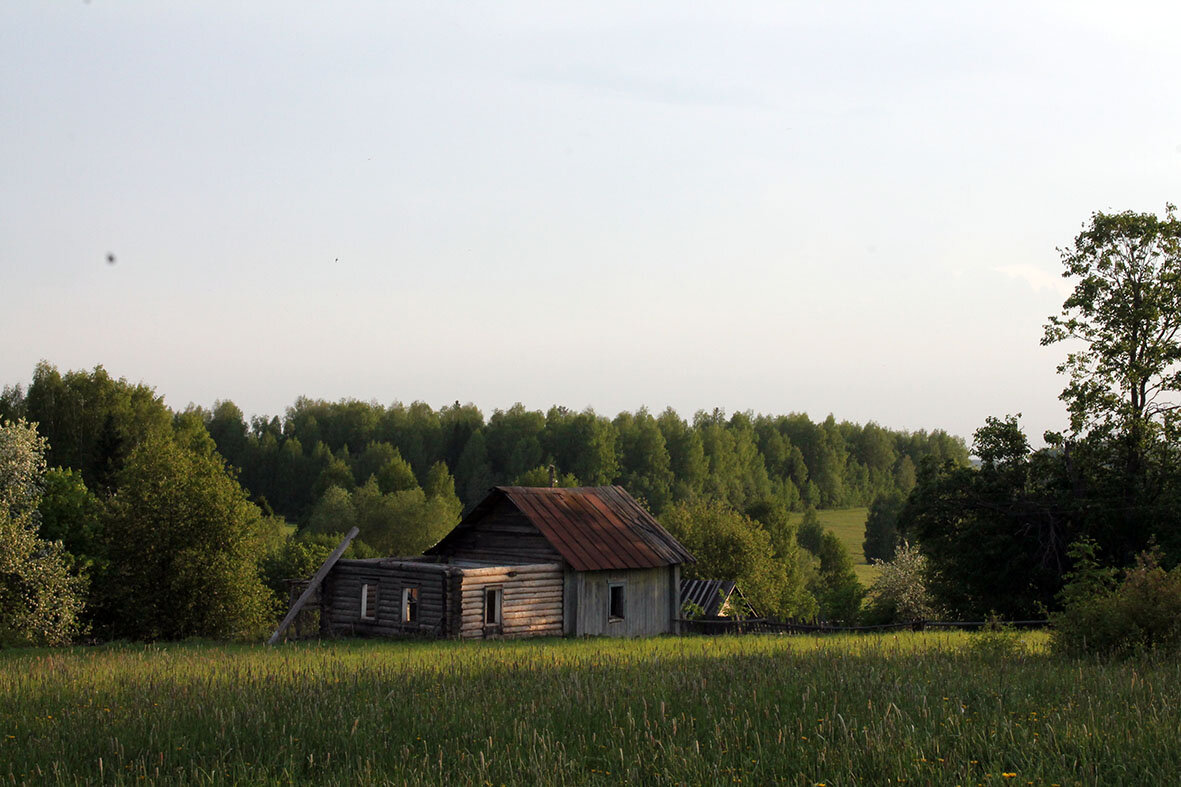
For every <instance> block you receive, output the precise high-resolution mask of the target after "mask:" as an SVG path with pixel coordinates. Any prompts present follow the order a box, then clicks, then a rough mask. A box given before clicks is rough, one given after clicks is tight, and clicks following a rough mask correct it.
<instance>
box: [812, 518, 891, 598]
mask: <svg viewBox="0 0 1181 787" xmlns="http://www.w3.org/2000/svg"><path fill="white" fill-rule="evenodd" d="M868 515H869V509H868V508H833V509H826V510H823V511H817V512H816V516H817V517H818V518H819V519H820V524H822V525H824V528H825V529H826V530H831V531H832V532H833V533H835V534H836V536H837V538H839V539H840V540H841V543H842V544H844V545H845V549H848V550H849V556H850V557H852V558H853V570H854V571H855V572H856V573H857V579H858V580H860V581H861V584H862V585H865V586H866V587H867V588H868V587H869V586H870V585H872V584H873V581H874V580H875V579H877V578H878V573H879V570H878V567H877V566H872V565H870V563H869V561H868V560H866V559H865V552H863V551H862V549H861V542H863V541H865V517H866V516H868ZM792 517H793V521H794V522H795V523H796V524H797V525H798V524H799V523H800V521H801V520H802V519H803V518H804V515H803V514H792Z"/></svg>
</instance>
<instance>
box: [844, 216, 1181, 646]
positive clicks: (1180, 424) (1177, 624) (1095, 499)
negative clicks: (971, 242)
mask: <svg viewBox="0 0 1181 787" xmlns="http://www.w3.org/2000/svg"><path fill="white" fill-rule="evenodd" d="M1060 254H1061V258H1062V263H1063V276H1064V277H1066V278H1068V279H1070V280H1071V281H1072V283H1073V290H1072V291H1071V293H1070V294H1069V296H1068V297H1067V298H1066V300H1065V301H1064V302H1063V304H1062V309H1061V311H1060V313H1058V314H1055V315H1051V316H1050V317H1049V319H1048V320H1047V322H1046V325H1045V328H1044V334H1043V337H1042V344H1043V345H1053V346H1057V345H1062V346H1063V347H1064V348H1065V349H1066V355H1065V358H1064V360H1063V361H1062V362H1061V364H1059V366H1058V372H1059V373H1060V374H1062V375H1064V376H1065V377H1066V385H1065V387H1064V388H1063V390H1062V393H1061V396H1060V399H1061V400H1062V401H1063V402H1064V403H1065V405H1066V415H1067V421H1068V426H1067V429H1066V430H1064V431H1063V432H1047V433H1046V434H1045V435H1044V440H1045V442H1046V447H1045V448H1042V449H1038V450H1033V449H1031V447H1030V441H1029V439H1028V438H1027V436H1026V434H1025V432H1024V430H1023V429H1022V427H1021V424H1020V417H1019V415H1006V416H994V417H990V418H988V419H986V421H985V423H984V424H983V425H982V426H981V427H980V428H979V429H978V430H977V431H976V432H975V434H974V436H973V443H972V445H973V448H972V451H973V453H974V454H975V455H976V456H977V457H979V460H980V466H979V468H971V467H965V466H962V465H959V466H957V465H955V464H954V463H941V462H938V461H927V462H923V463H921V464H920V466H919V471H918V475H917V483H916V485H915V487H914V488H913V489H912V490H911V491H910V494H909V495H906V496H899V495H885V496H883V497H881V498H879V499H878V500H877V501H875V503H874V504H873V506H872V507H871V511H870V516H869V520H868V522H867V528H866V543H865V549H866V554H867V555H868V556H877V557H881V558H886V559H889V558H891V557H892V556H893V553H894V550H895V549H896V548H898V547H899V545H901V544H903V543H904V542H907V541H909V542H913V544H914V545H915V546H917V548H918V550H919V553H920V554H919V555H918V557H919V558H921V560H920V561H918V562H917V563H915V564H916V565H922V566H923V568H922V570H921V571H917V572H915V576H913V577H912V580H913V581H912V583H911V584H912V586H914V585H923V586H925V587H926V589H927V590H928V591H929V594H930V601H931V602H932V603H933V604H934V605H935V606H936V607H937V608H941V609H943V610H946V611H949V612H950V614H953V615H957V616H970V617H973V618H976V619H979V618H980V617H982V616H984V615H986V614H989V613H990V612H991V613H994V614H999V615H1001V616H1003V617H1006V618H1009V619H1014V618H1028V617H1032V616H1038V617H1041V616H1043V615H1045V614H1046V613H1047V611H1050V612H1056V616H1055V622H1056V629H1057V632H1056V637H1057V638H1058V641H1060V642H1062V643H1064V648H1065V649H1066V650H1083V649H1088V648H1089V649H1099V650H1119V649H1128V648H1143V647H1151V646H1159V645H1163V644H1164V643H1170V646H1171V647H1179V648H1181V567H1178V566H1179V564H1181V221H1179V220H1178V219H1177V217H1176V215H1175V209H1174V207H1173V206H1171V205H1170V206H1168V208H1167V209H1166V211H1165V215H1164V216H1163V217H1161V216H1157V215H1154V214H1150V213H1136V212H1132V211H1126V212H1122V213H1103V212H1097V213H1094V214H1092V216H1091V219H1090V221H1089V222H1088V223H1087V224H1086V225H1084V227H1083V230H1082V231H1081V232H1080V233H1079V234H1078V235H1077V236H1076V237H1075V239H1074V242H1073V243H1072V244H1071V245H1070V246H1068V247H1066V248H1064V249H1061V250H1060ZM908 550H909V547H908ZM910 557H913V556H910V555H908V558H910ZM912 562H913V561H912Z"/></svg>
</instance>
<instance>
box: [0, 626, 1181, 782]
mask: <svg viewBox="0 0 1181 787" xmlns="http://www.w3.org/2000/svg"><path fill="white" fill-rule="evenodd" d="M980 637H981V635H979V634H967V633H921V634H912V633H906V634H886V635H880V634H875V635H839V636H828V637H805V636H782V637H776V636H758V637H755V636H750V637H681V638H678V637H661V638H654V639H646V640H630V641H620V640H614V641H613V640H603V639H586V640H539V641H504V642H454V641H374V640H369V641H361V640H355V641H336V642H307V643H299V644H289V645H284V646H280V647H277V648H273V649H272V648H266V647H264V646H248V645H212V644H200V643H186V644H178V645H156V646H131V645H125V646H119V645H116V646H104V647H96V648H74V649H69V650H60V651H36V652H33V651H9V652H0V783H3V782H11V783H17V784H19V783H24V782H29V783H48V784H82V783H109V784H123V783H142V782H145V781H146V782H148V783H177V782H184V783H196V784H233V783H251V784H290V783H315V784H374V783H395V784H476V785H487V784H494V785H497V784H509V785H513V784H534V783H538V784H615V783H622V782H628V783H635V784H740V783H746V784H768V783H783V784H796V785H820V784H823V785H850V784H866V785H884V784H947V785H954V784H965V785H966V784H972V785H985V784H1022V785H1025V784H1038V785H1052V784H1061V785H1066V784H1072V785H1073V784H1087V785H1090V784H1161V783H1168V782H1171V781H1172V780H1174V779H1175V777H1176V774H1177V773H1179V772H1181V746H1178V745H1177V742H1178V738H1177V735H1178V730H1181V664H1178V663H1177V662H1176V661H1175V660H1172V661H1170V660H1166V659H1153V658H1140V659H1133V660H1130V661H1126V662H1114V663H1112V662H1103V661H1095V660H1086V661H1077V660H1064V659H1061V658H1059V657H1055V656H1051V655H1049V654H1047V653H1046V652H1045V650H1046V649H1045V644H1046V642H1045V635H1044V634H1039V633H1031V634H1027V635H1024V637H1025V639H1024V644H1025V648H1024V652H1022V653H1012V652H1010V653H1004V654H994V655H989V654H987V653H983V652H980V649H979V648H978V647H975V646H974V645H973V643H974V642H977V643H978V642H980V639H979V638H980Z"/></svg>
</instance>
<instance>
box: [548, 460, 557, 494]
mask: <svg viewBox="0 0 1181 787" xmlns="http://www.w3.org/2000/svg"><path fill="white" fill-rule="evenodd" d="M557 485H558V468H556V467H554V466H553V465H550V466H549V488H550V489H553V488H554V487H556V486H557Z"/></svg>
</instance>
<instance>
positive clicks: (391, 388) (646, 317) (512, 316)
mask: <svg viewBox="0 0 1181 787" xmlns="http://www.w3.org/2000/svg"><path fill="white" fill-rule="evenodd" d="M1179 29H1181V6H1178V5H1176V4H1169V3H1161V2H1154V3H1137V2H1123V3H1120V4H1115V3H1110V2H1104V3H1082V2H1064V3H1038V2H1020V3H1001V2H990V3H976V4H968V3H958V2H955V3H953V2H947V0H937V1H936V2H930V3H909V2H890V3H881V2H864V3H846V2H825V3H821V2H813V3H785V2H773V3H716V4H710V6H708V7H699V6H697V5H696V4H691V3H685V2H683V0H676V1H675V2H646V3H632V2H627V3H603V2H598V3H577V4H571V5H569V6H562V5H559V4H556V3H552V2H544V3H535V4H528V3H516V2H502V3H469V2H465V3H449V2H431V3H417V2H416V3H409V2H388V1H383V2H372V3H354V2H346V3H302V2H293V1H292V0H284V1H283V2H259V1H257V0H254V1H252V2H250V3H240V2H214V1H212V0H203V1H202V2H200V3H186V4H181V3H167V2H158V1H153V2H115V1H114V0H93V2H90V3H85V2H82V0H78V2H45V1H44V0H28V1H27V2H24V1H22V0H8V2H5V3H3V5H2V7H0V384H14V383H27V382H28V380H29V378H30V377H31V375H32V372H33V367H34V365H35V364H36V363H37V361H39V360H40V359H47V360H49V361H50V362H52V363H54V364H56V365H57V366H58V367H59V368H61V369H63V370H64V369H78V368H91V367H93V366H94V365H96V364H102V365H104V366H105V367H106V368H107V370H108V371H110V372H111V373H112V374H113V375H115V376H125V377H127V378H129V379H130V380H132V381H143V382H146V383H148V384H150V385H153V386H155V388H156V390H157V391H158V392H159V393H161V394H163V395H164V396H165V398H166V400H167V402H168V404H169V405H171V406H172V407H175V408H182V407H184V406H185V405H186V404H187V403H189V402H195V403H198V404H201V405H205V406H209V405H212V403H213V402H214V400H216V399H232V400H234V401H235V402H236V403H237V404H238V405H239V406H240V407H241V408H242V409H243V410H245V411H246V412H247V413H248V414H251V413H268V414H274V413H281V412H282V411H283V410H284V409H285V408H286V407H287V406H288V405H289V404H291V403H292V401H293V400H294V399H295V397H296V396H299V395H307V396H312V397H324V398H329V399H338V398H341V397H350V398H359V399H365V400H369V399H375V400H378V401H380V402H385V403H389V402H392V401H395V400H401V401H404V402H410V401H413V400H423V401H426V402H428V403H430V404H431V405H433V406H436V407H437V406H440V405H443V404H447V403H450V402H452V401H454V400H456V399H459V400H461V401H464V402H467V401H471V402H474V403H475V404H477V405H479V406H480V407H481V408H483V409H484V411H485V413H486V414H489V413H490V412H491V411H492V410H493V409H494V408H503V407H507V406H509V405H511V404H512V403H514V402H516V401H521V402H523V403H524V404H526V405H527V406H530V407H537V408H543V409H544V408H547V407H548V406H549V405H551V404H564V405H566V406H568V407H572V408H577V409H581V408H583V407H586V406H592V407H594V408H595V409H596V410H597V411H598V412H600V413H605V414H607V415H614V414H615V413H617V412H618V411H620V410H623V409H627V410H634V409H636V408H638V407H640V406H647V407H648V408H650V409H651V410H653V411H659V410H662V409H663V408H664V407H666V406H669V405H671V406H673V407H675V408H676V409H677V410H678V411H680V412H681V413H682V414H683V415H685V416H686V417H691V416H692V413H693V412H694V411H695V410H698V409H707V410H710V409H713V408H714V407H720V408H723V409H725V410H726V411H728V412H732V411H735V410H748V409H750V410H755V411H757V412H772V413H787V412H793V411H795V412H807V413H809V414H810V415H812V416H813V418H817V419H822V418H823V417H824V416H825V415H827V414H828V413H830V412H831V413H833V414H835V415H836V417H837V418H838V419H847V420H853V421H860V422H864V421H868V420H873V421H877V422H878V423H880V424H882V425H885V426H889V427H893V428H900V429H932V428H944V429H947V430H949V431H952V432H954V433H957V434H961V435H964V436H965V437H968V436H970V435H971V432H972V431H973V430H974V429H975V428H976V427H978V426H979V425H980V424H981V423H982V422H983V420H984V418H985V416H987V415H1003V414H1006V413H1016V412H1023V413H1024V414H1025V419H1024V422H1025V424H1026V425H1027V426H1028V428H1029V430H1030V432H1031V434H1033V435H1040V434H1041V432H1042V430H1044V429H1047V428H1062V426H1063V425H1064V415H1063V408H1062V405H1061V403H1060V402H1058V401H1057V398H1056V397H1057V393H1058V391H1059V390H1060V389H1061V387H1062V381H1061V380H1060V379H1059V378H1057V377H1056V375H1055V373H1054V366H1055V364H1056V362H1057V360H1058V357H1059V355H1060V354H1061V353H1060V352H1059V351H1058V350H1056V349H1047V348H1042V347H1040V346H1039V338H1040V336H1041V326H1042V325H1043V323H1044V322H1045V319H1046V317H1047V316H1048V315H1049V314H1051V313H1054V312H1056V311H1057V309H1058V307H1059V305H1060V304H1061V302H1062V299H1063V297H1064V295H1065V292H1066V290H1065V289H1064V288H1065V287H1066V286H1067V285H1066V283H1065V282H1063V280H1061V279H1060V278H1059V276H1058V274H1059V271H1060V263H1059V258H1058V254H1057V252H1056V251H1055V247H1059V246H1065V245H1067V244H1068V243H1069V242H1070V241H1071V239H1072V238H1073V237H1074V235H1075V234H1076V233H1077V232H1078V231H1079V229H1080V228H1081V225H1082V223H1083V222H1084V221H1085V220H1086V219H1087V218H1088V216H1089V215H1090V213H1091V212H1092V211H1094V210H1117V211H1118V210H1125V209H1133V210H1138V211H1151V212H1161V211H1163V209H1164V205H1165V203H1166V202H1167V201H1170V200H1172V201H1177V200H1179V199H1181V188H1178V176H1179V175H1181V100H1179V98H1178V97H1179V95H1181V93H1179V90H1178V86H1177V75H1178V74H1179V73H1181V47H1178V46H1177V43H1176V33H1177V31H1178V30H1179ZM108 254H113V255H115V259H116V262H115V264H113V265H111V264H108V262H107V259H106V258H107V255H108Z"/></svg>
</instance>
